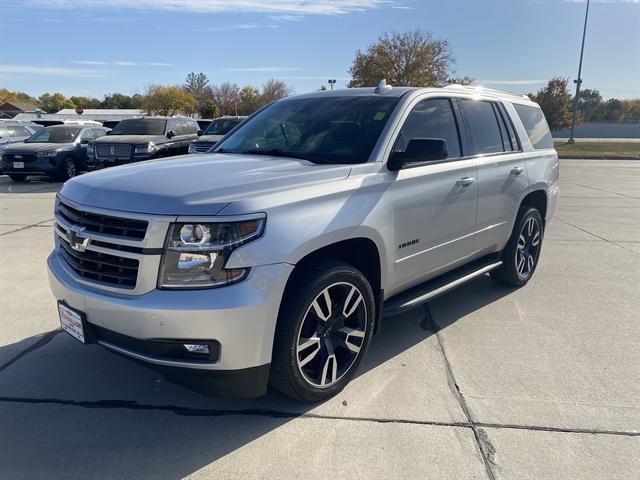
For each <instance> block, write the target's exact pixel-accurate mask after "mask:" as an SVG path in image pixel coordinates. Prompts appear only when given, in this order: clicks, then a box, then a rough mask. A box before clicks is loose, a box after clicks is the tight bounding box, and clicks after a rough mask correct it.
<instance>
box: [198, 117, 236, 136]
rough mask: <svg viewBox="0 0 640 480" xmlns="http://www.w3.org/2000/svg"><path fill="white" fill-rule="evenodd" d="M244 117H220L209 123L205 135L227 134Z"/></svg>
mask: <svg viewBox="0 0 640 480" xmlns="http://www.w3.org/2000/svg"><path fill="white" fill-rule="evenodd" d="M242 120H244V118H220V119H218V120H214V121H213V122H211V123H210V124H209V126H208V127H207V130H206V131H205V132H204V134H205V135H226V134H227V133H229V132H230V131H231V129H232V128H233V127H235V126H236V125H237V124H239V123H240V122H241V121H242Z"/></svg>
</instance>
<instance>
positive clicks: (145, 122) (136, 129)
mask: <svg viewBox="0 0 640 480" xmlns="http://www.w3.org/2000/svg"><path fill="white" fill-rule="evenodd" d="M166 125H167V121H166V120H163V119H161V118H134V119H131V120H122V121H121V122H120V123H118V124H117V125H116V126H115V127H114V128H113V130H111V135H164V131H165V127H166Z"/></svg>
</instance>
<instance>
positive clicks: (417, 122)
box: [395, 98, 461, 158]
mask: <svg viewBox="0 0 640 480" xmlns="http://www.w3.org/2000/svg"><path fill="white" fill-rule="evenodd" d="M414 138H441V139H444V140H445V141H446V142H447V150H448V152H449V158H456V157H460V156H461V153H460V139H459V137H458V126H457V124H456V119H455V117H454V115H453V110H452V108H451V101H450V100H448V99H446V98H434V99H431V100H423V101H421V102H420V103H418V104H417V105H416V106H415V107H414V109H413V110H412V111H411V113H410V114H409V117H408V118H407V120H406V121H405V122H404V125H403V126H402V130H400V134H399V135H398V140H397V141H396V145H395V150H396V151H397V152H404V151H405V149H406V148H407V145H408V144H409V141H410V140H413V139H414Z"/></svg>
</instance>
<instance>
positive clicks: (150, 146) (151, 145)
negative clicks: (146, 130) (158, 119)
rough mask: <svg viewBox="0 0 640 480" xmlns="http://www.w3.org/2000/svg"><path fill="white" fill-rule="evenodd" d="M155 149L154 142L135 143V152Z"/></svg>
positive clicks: (146, 151) (147, 151) (148, 151)
mask: <svg viewBox="0 0 640 480" xmlns="http://www.w3.org/2000/svg"><path fill="white" fill-rule="evenodd" d="M155 149H156V144H155V143H153V142H148V143H145V144H143V145H136V148H135V153H150V152H153V151H154V150H155Z"/></svg>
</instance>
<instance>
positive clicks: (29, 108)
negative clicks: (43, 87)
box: [0, 102, 38, 112]
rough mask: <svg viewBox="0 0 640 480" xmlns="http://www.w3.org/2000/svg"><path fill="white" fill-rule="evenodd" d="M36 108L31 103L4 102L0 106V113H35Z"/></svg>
mask: <svg viewBox="0 0 640 480" xmlns="http://www.w3.org/2000/svg"><path fill="white" fill-rule="evenodd" d="M36 110H38V106H37V105H34V104H32V103H23V102H4V103H3V104H0V111H5V112H7V111H8V112H35V111H36Z"/></svg>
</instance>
